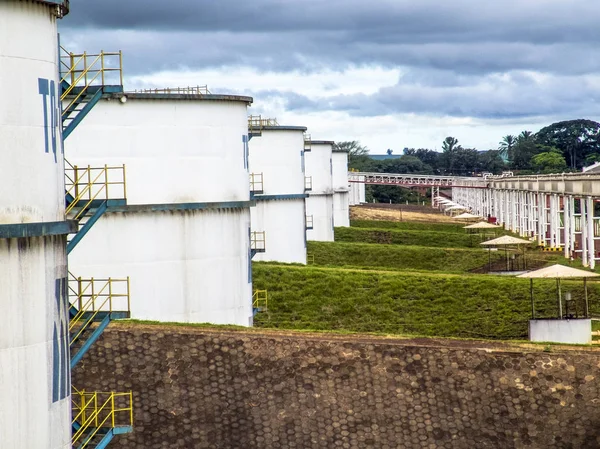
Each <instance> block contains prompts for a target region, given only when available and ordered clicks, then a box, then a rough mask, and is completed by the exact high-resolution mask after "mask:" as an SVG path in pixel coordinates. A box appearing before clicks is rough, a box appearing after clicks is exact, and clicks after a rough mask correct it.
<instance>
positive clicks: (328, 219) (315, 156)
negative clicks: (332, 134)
mask: <svg viewBox="0 0 600 449" xmlns="http://www.w3.org/2000/svg"><path fill="white" fill-rule="evenodd" d="M333 144H334V142H333V141H329V140H313V141H312V143H311V151H310V152H308V153H306V154H305V158H306V176H307V179H308V182H310V184H311V185H312V188H311V190H310V191H309V192H308V198H307V199H306V214H307V215H308V216H312V218H313V228H312V229H309V230H308V231H307V232H306V237H307V239H308V240H316V241H322V242H332V241H333V226H334V223H333V164H332V154H333Z"/></svg>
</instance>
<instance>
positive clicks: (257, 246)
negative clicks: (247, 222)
mask: <svg viewBox="0 0 600 449" xmlns="http://www.w3.org/2000/svg"><path fill="white" fill-rule="evenodd" d="M266 242H267V240H266V234H265V231H252V232H251V233H250V249H253V250H256V251H265V250H266Z"/></svg>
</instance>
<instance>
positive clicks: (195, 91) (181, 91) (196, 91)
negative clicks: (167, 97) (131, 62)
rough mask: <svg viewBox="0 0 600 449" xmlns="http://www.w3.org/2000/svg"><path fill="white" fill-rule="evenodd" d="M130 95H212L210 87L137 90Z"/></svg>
mask: <svg viewBox="0 0 600 449" xmlns="http://www.w3.org/2000/svg"><path fill="white" fill-rule="evenodd" d="M128 93H134V94H137V93H140V94H173V95H210V94H211V92H210V90H209V89H208V85H206V84H205V85H204V86H188V87H165V88H162V89H136V90H133V91H130V92H128Z"/></svg>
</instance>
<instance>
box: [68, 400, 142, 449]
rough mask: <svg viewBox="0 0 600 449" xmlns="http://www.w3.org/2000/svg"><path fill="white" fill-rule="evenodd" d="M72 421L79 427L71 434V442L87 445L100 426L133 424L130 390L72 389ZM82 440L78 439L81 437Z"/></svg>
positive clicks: (111, 426)
mask: <svg viewBox="0 0 600 449" xmlns="http://www.w3.org/2000/svg"><path fill="white" fill-rule="evenodd" d="M71 401H72V404H73V423H74V424H75V423H77V424H78V425H79V426H80V427H79V429H77V431H76V432H75V433H74V434H73V438H72V441H71V442H72V444H73V445H74V446H75V445H76V443H77V444H80V446H78V447H81V448H83V447H87V445H88V444H90V443H91V440H92V438H93V437H94V436H95V435H96V434H97V433H98V432H99V431H100V429H101V428H103V427H104V428H107V427H108V428H113V429H114V428H115V427H119V426H133V394H132V392H131V391H130V392H126V393H115V392H99V391H95V392H91V393H88V392H86V391H84V390H82V391H80V390H77V389H74V391H73V394H72V399H71ZM82 437H83V441H80V439H82Z"/></svg>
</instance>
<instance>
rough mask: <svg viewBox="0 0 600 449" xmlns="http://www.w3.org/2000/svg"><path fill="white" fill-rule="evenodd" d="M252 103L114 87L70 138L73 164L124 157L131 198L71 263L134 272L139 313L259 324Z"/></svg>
mask: <svg viewBox="0 0 600 449" xmlns="http://www.w3.org/2000/svg"><path fill="white" fill-rule="evenodd" d="M123 97H125V98H123ZM251 102H252V99H251V98H249V97H238V96H230V95H192V94H188V95H179V94H170V93H136V94H131V93H126V94H125V95H123V94H115V95H112V96H109V98H105V99H103V100H101V101H100V102H99V103H98V104H97V105H96V106H95V107H94V109H93V110H92V111H91V112H90V113H89V115H88V116H87V117H86V119H85V120H84V121H83V122H82V123H81V124H80V125H79V126H78V127H77V129H76V130H75V131H74V132H73V133H72V134H71V136H70V137H69V140H68V141H67V145H66V154H67V159H68V160H69V162H70V163H71V164H72V165H78V166H87V165H91V166H99V165H100V166H101V165H105V164H107V165H108V166H122V165H123V164H124V165H125V173H126V179H127V182H126V190H127V193H126V198H127V204H126V205H117V206H114V207H109V208H108V209H107V211H106V212H105V213H104V215H103V216H102V217H101V218H100V219H99V220H98V221H97V222H96V224H95V225H94V226H93V227H92V228H91V230H90V231H89V232H88V233H87V234H86V236H85V238H84V239H83V240H82V241H81V242H79V243H78V245H77V247H76V248H75V249H74V250H73V251H72V252H71V253H70V255H69V262H70V266H71V269H72V270H74V271H76V272H77V274H78V275H80V276H89V275H94V276H109V275H110V276H129V277H130V282H131V317H132V318H134V319H142V320H158V321H163V322H168V321H173V322H189V323H204V322H207V323H214V324H235V325H243V326H248V325H251V324H252V272H251V262H250V259H251V250H250V206H251V204H252V202H251V201H250V193H249V189H248V175H249V172H248V135H247V107H248V105H249V104H250V103H251Z"/></svg>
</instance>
